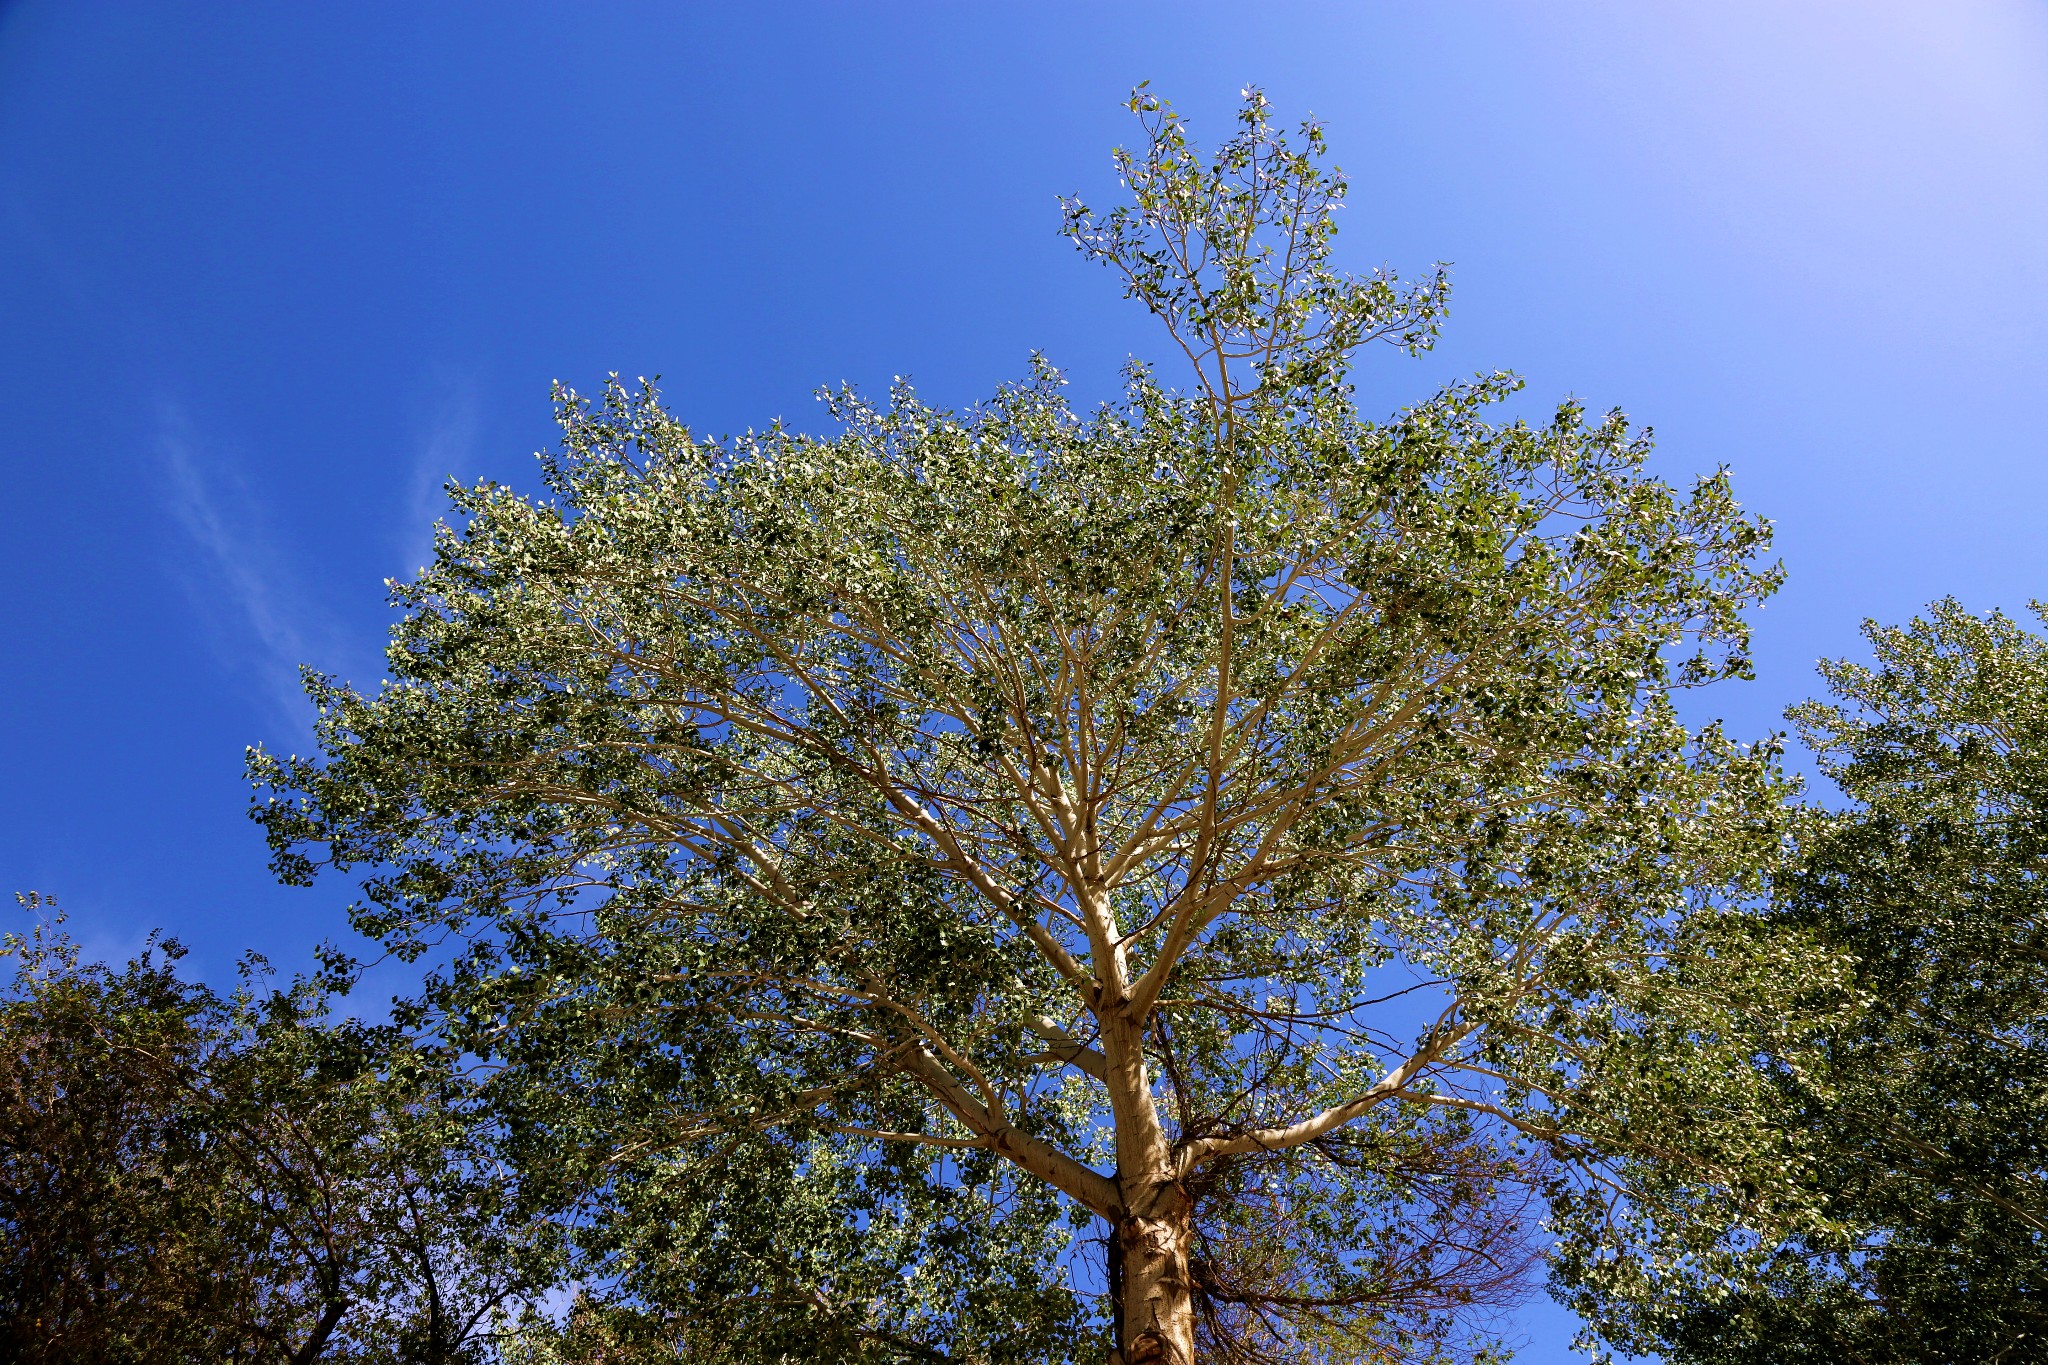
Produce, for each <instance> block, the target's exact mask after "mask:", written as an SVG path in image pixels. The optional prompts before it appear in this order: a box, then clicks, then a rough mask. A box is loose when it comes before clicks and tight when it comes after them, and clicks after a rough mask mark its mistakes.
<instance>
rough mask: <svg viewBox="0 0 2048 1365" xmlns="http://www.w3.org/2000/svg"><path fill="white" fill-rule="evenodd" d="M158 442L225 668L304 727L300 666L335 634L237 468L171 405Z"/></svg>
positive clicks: (195, 590) (289, 722) (295, 726)
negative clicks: (299, 584)
mask: <svg viewBox="0 0 2048 1365" xmlns="http://www.w3.org/2000/svg"><path fill="white" fill-rule="evenodd" d="M157 446H158V451H159V454H160V455H161V457H162V464H163V473H164V478H165V483H166V486H167V494H168V496H167V498H166V503H167V506H168V508H169V510H170V512H171V514H172V515H173V516H174V517H175V518H176V519H177V522H178V525H179V526H180V527H181V528H182V529H183V530H184V532H185V536H186V539H187V541H188V542H189V543H190V545H191V546H192V548H193V549H194V550H196V551H197V554H196V555H195V556H194V557H193V558H192V559H191V560H190V561H188V562H187V563H186V564H185V565H183V566H182V567H183V568H184V570H185V578H186V586H187V587H188V589H189V590H190V591H191V593H192V596H193V598H194V600H195V602H196V603H197V604H198V606H199V608H200V611H201V615H202V616H203V617H204V618H205V620H206V624H207V626H208V627H209V628H210V630H211V631H212V633H213V635H214V644H215V648H216V652H217V653H218V654H219V656H220V662H221V664H222V666H223V668H225V669H226V671H227V672H229V673H230V674H231V675H234V676H235V677H237V678H238V679H240V680H241V681H243V682H244V683H245V684H247V685H248V686H249V687H250V688H251V690H252V692H253V693H254V697H255V700H256V701H258V702H259V703H260V704H261V705H263V707H264V708H265V710H266V711H268V712H269V713H270V715H269V717H268V719H270V720H271V721H272V722H273V723H282V724H283V725H284V726H286V727H287V728H288V729H289V730H292V731H299V732H302V731H303V730H304V729H305V726H306V724H307V722H308V720H309V718H310V717H309V712H308V707H307V704H306V698H305V694H304V692H303V691H302V690H301V688H300V685H299V668H300V667H301V665H304V664H308V663H314V662H316V661H318V660H319V659H321V658H323V657H328V658H331V657H332V656H333V650H332V648H331V646H332V645H333V643H334V636H335V634H336V632H335V631H334V630H333V629H332V628H331V627H329V626H326V625H325V624H324V623H323V622H322V621H321V620H320V618H319V616H318V615H317V613H316V612H314V610H313V609H312V608H311V607H309V605H308V604H307V603H306V601H305V600H304V596H303V594H302V593H300V592H299V591H298V590H297V588H296V586H295V580H294V577H293V575H292V574H291V573H290V572H289V569H288V567H287V564H286V562H285V560H284V559H283V557H282V556H281V555H279V554H278V553H277V552H276V550H275V549H274V548H273V546H272V543H271V539H270V537H269V535H268V533H267V531H266V529H265V521H266V518H265V517H264V516H263V514H262V509H261V507H260V505H259V504H258V502H257V500H256V498H255V497H254V496H253V495H252V494H251V493H250V491H249V488H248V485H247V483H246V481H245V480H244V479H243V478H242V476H241V474H240V472H239V471H238V470H236V469H235V467H234V466H233V464H232V463H231V462H229V461H228V460H226V459H224V458H222V457H221V455H220V453H219V452H218V451H217V450H215V449H212V448H209V447H208V446H207V445H206V444H205V443H204V442H202V441H201V440H200V439H199V438H198V436H197V435H196V434H195V432H194V431H193V428H192V425H191V423H190V422H189V421H188V420H187V418H186V417H185V415H184V413H183V412H182V411H181V410H180V409H178V408H177V407H176V406H174V405H171V404H165V405H163V407H162V408H161V410H160V412H159V416H158V422H157ZM323 646H325V647H323Z"/></svg>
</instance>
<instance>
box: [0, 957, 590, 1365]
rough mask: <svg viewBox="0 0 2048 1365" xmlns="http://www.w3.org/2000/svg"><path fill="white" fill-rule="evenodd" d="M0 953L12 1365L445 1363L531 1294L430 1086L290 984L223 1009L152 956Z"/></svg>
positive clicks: (531, 1278) (382, 1037) (487, 1156)
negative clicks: (109, 961)
mask: <svg viewBox="0 0 2048 1365" xmlns="http://www.w3.org/2000/svg"><path fill="white" fill-rule="evenodd" d="M0 955H5V956H11V957H13V958H14V959H15V964H16V975H15V979H14V982H13V983H12V989H11V990H10V991H9V992H8V994H7V996H6V997H5V999H4V1002H0V1263H4V1265H5V1273H4V1276H0V1284H4V1288H0V1335H4V1336H5V1337H6V1339H7V1340H9V1341H11V1342H12V1343H13V1344H14V1348H15V1354H14V1356H13V1357H12V1358H14V1359H19V1360H23V1361H27V1362H36V1363H37V1365H57V1363H58V1362H66V1363H69V1362H77V1363H78V1365H85V1363H86V1362H91V1363H92V1365H118V1363H119V1362H137V1363H138V1365H140V1363H141V1362H148V1365H164V1363H165V1362H182V1361H190V1362H195V1363H196V1362H201V1361H204V1362H208V1365H212V1362H221V1361H228V1362H250V1365H258V1363H264V1365H268V1363H271V1362H275V1363H276V1365H286V1363H289V1365H307V1363H308V1362H312V1361H316V1360H319V1361H358V1362H373V1361H388V1362H394V1365H395V1362H399V1361H404V1362H407V1365H460V1363H461V1362H468V1361H475V1360H479V1359H481V1358H482V1355H483V1354H484V1353H485V1351H486V1350H487V1348H488V1346H489V1345H490V1340H489V1338H490V1337H491V1335H492V1334H493V1333H495V1332H497V1331H499V1330H500V1328H501V1326H502V1323H501V1319H503V1318H504V1317H505V1316H506V1315H507V1314H508V1313H509V1312H511V1311H512V1310H514V1309H516V1308H517V1306H518V1304H519V1303H520V1302H521V1301H522V1299H524V1298H526V1297H529V1296H531V1295H534V1294H537V1293H539V1292H541V1291H542V1290H544V1289H545V1288H546V1286H547V1284H548V1283H549V1282H550V1279H549V1276H550V1272H551V1271H552V1268H553V1266H554V1265H555V1264H556V1262H555V1261H554V1259H553V1258H552V1257H551V1255H550V1247H549V1230H548V1229H546V1228H545V1227H544V1226H543V1227H541V1228H538V1229H533V1230H528V1229H526V1228H524V1227H522V1226H519V1225H517V1224H512V1223H508V1222H507V1221H506V1220H505V1219H504V1217H503V1214H504V1211H505V1204H506V1200H507V1196H508V1193H509V1191H508V1188H507V1187H506V1186H505V1185H504V1184H503V1182H502V1181H501V1180H500V1179H499V1178H498V1175H497V1172H496V1171H495V1162H494V1159H493V1157H492V1154H491V1152H490V1150H489V1144H488V1141H487V1138H488V1134H487V1132H485V1131H484V1130H481V1129H479V1128H477V1127H476V1126H475V1125H474V1123H473V1122H471V1121H470V1119H469V1118H468V1116H467V1115H466V1114H465V1113H464V1112H463V1110H462V1108H461V1107H460V1105H459V1104H457V1103H455V1100H456V1099H457V1097H458V1095H459V1087H457V1086H456V1084H455V1081H454V1078H453V1075H452V1073H451V1072H449V1070H448V1068H447V1066H446V1065H445V1062H443V1061H437V1060H436V1059H435V1058H434V1057H432V1056H431V1055H428V1054H424V1053H421V1052H418V1051H415V1050H413V1049H410V1048H408V1047H406V1046H405V1045H404V1044H403V1042H402V1040H400V1039H399V1038H398V1037H397V1036H396V1035H395V1033H393V1031H391V1030H388V1029H368V1028H364V1027H362V1026H359V1025H352V1024H337V1023H327V1022H322V1021H321V1018H320V1016H321V1015H322V1014H323V1013H324V1011H325V1007H326V1005H327V1003H328V1002H327V1000H326V999H325V997H324V996H323V995H322V994H321V993H320V992H319V991H317V990H316V989H314V988H312V987H310V986H308V985H306V984H305V983H300V984H299V985H298V986H297V987H296V988H294V989H293V990H291V991H286V992H269V993H263V992H259V991H256V990H254V989H253V988H251V989H245V990H243V991H242V992H239V993H238V994H236V995H234V996H232V997H229V998H225V999H224V998H222V997H220V996H217V995H215V994H214V993H212V992H211V991H209V990H207V989H206V988H204V987H203V986H198V985H195V984H193V983H190V982H187V981H184V980H181V979H180V978H179V976H178V975H177V972H176V970H175V965H174V964H175V963H176V961H177V959H178V957H179V956H180V950H179V949H178V947H177V945H176V944H175V943H170V942H165V943H163V944H161V945H156V946H153V947H152V948H150V949H148V950H146V951H145V952H144V953H143V954H142V955H141V956H139V957H137V958H136V959H135V960H133V961H131V962H130V963H128V964H127V965H126V966H125V967H124V968H122V969H121V970H118V971H116V970H112V969H110V968H107V967H105V966H101V965H98V964H90V963H81V962H80V960H79V957H78V952H77V949H76V948H75V946H73V945H72V944H71V943H70V942H69V941H68V940H67V939H65V938H64V937H63V936H62V934H61V932H56V931H54V930H52V929H51V928H49V927H48V926H39V927H38V928H37V929H36V930H35V931H33V932H31V933H29V934H27V935H8V936H7V938H6V940H5V942H4V944H0ZM252 987H253V980H252Z"/></svg>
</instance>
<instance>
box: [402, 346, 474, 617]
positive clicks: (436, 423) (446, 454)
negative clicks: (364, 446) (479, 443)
mask: <svg viewBox="0 0 2048 1365" xmlns="http://www.w3.org/2000/svg"><path fill="white" fill-rule="evenodd" d="M477 407H478V402H477V385H476V381H475V379H474V377H472V376H461V377H458V378H454V379H450V380H448V381H447V382H445V383H444V384H443V386H442V393H441V398H440V402H439V403H438V404H437V405H436V407H435V409H434V414H433V417H432V419H431V420H430V421H429V422H428V423H427V428H426V433H425V435H424V436H423V437H422V438H421V440H420V443H419V446H418V448H417V449H416V450H415V451H414V453H413V461H412V478H411V480H410V482H409V483H408V485H407V488H406V498H405V509H404V513H403V517H404V521H403V524H402V525H401V527H400V529H399V545H398V550H399V555H400V564H399V569H400V572H401V573H402V575H403V576H405V577H407V578H410V577H412V575H414V574H416V573H418V572H419V571H420V570H421V569H422V568H424V567H425V566H426V564H427V562H428V561H429V560H431V559H432V558H433V557H434V524H435V522H436V521H437V520H438V519H440V517H441V514H442V511H443V509H444V508H445V506H446V502H445V500H444V498H443V495H442V491H441V490H442V489H443V488H445V487H446V486H447V483H448V480H450V479H452V478H460V477H463V476H464V475H465V473H466V471H467V468H468V466H469V465H470V464H471V463H472V461H473V459H474V457H475V452H476V437H477Z"/></svg>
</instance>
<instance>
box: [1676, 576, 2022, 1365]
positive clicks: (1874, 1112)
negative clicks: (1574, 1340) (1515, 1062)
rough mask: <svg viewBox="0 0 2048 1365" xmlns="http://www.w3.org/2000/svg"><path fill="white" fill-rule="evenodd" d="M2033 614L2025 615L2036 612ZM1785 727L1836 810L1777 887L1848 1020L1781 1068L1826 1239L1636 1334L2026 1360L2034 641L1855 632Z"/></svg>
mask: <svg viewBox="0 0 2048 1365" xmlns="http://www.w3.org/2000/svg"><path fill="white" fill-rule="evenodd" d="M2037 610H2038V608H2037ZM1865 633H1866V634H1867V635H1868V637H1869V639H1870V642H1871V645H1872V648H1873V652H1874V654H1875V660H1874V663H1873V664H1872V665H1864V664H1858V663H1853V662H1849V661H1846V660H1841V661H1834V662H1830V663H1825V664H1823V665H1822V673H1823V675H1824V676H1825V678H1826V679H1827V681H1828V684H1829V686H1830V688H1831V690H1832V692H1833V699H1832V700H1829V701H1814V702H1808V703H1806V704H1805V705H1803V706H1799V707H1796V708H1794V709H1793V711H1792V716H1793V718H1794V719H1795V720H1796V721H1797V722H1798V724H1799V728H1800V730H1801V732H1802V734H1803V736H1804V737H1805V739H1806V742H1807V744H1808V746H1809V747H1810V748H1811V749H1812V750H1813V751H1814V753H1815V754H1816V755H1818V757H1819V758H1820V761H1821V766H1822V769H1823V771H1824V772H1825V773H1826V775H1827V776H1828V777H1830V778H1831V779H1833V781H1834V782H1835V783H1836V784H1837V785H1838V786H1839V787H1840V789H1841V792H1842V794H1843V795H1844V796H1846V797H1847V798H1848V800H1847V803H1846V805H1845V806H1844V807H1843V808H1842V809H1840V810H1830V811H1815V812H1813V813H1812V815H1811V819H1810V822H1809V824H1808V825H1807V828H1806V829H1805V831H1804V832H1803V835H1802V838H1801V840H1800V846H1799V849H1798V856H1797V857H1796V858H1795V859H1794V860H1793V862H1792V863H1791V866H1790V868H1789V869H1788V872H1787V874H1786V876H1785V877H1784V878H1783V879H1782V884H1781V886H1780V888H1779V890H1778V894H1777V897H1776V899H1777V902H1778V914H1779V915H1780V916H1781V917H1782V919H1783V921H1784V923H1785V924H1786V925H1787V926H1788V928H1790V929H1793V930H1796V931H1798V932H1801V933H1806V934H1815V935H1818V936H1820V937H1821V938H1822V939H1823V940H1824V941H1826V942H1828V943H1829V944H1832V945H1834V946H1836V947H1838V948H1839V949H1840V950H1841V951H1843V952H1844V953H1845V954H1847V955H1848V956H1849V957H1850V958H1851V959H1852V960H1853V961H1854V962H1855V963H1856V979H1855V985H1856V988H1857V990H1858V992H1859V994H1860V995H1861V997H1862V1000H1863V1003H1864V1008H1863V1009H1862V1010H1861V1011H1859V1012H1858V1013H1857V1014H1855V1015H1854V1016H1852V1017H1851V1018H1850V1019H1848V1020H1845V1021H1844V1024H1843V1026H1842V1027H1840V1028H1839V1029H1837V1030H1836V1031H1834V1032H1833V1033H1832V1034H1831V1036H1830V1038H1829V1043H1828V1048H1827V1050H1826V1052H1825V1054H1824V1055H1823V1057H1822V1058H1820V1059H1818V1060H1820V1061H1821V1062H1822V1064H1821V1065H1819V1066H1816V1067H1813V1068H1812V1069H1810V1070H1804V1071H1797V1070H1793V1069H1790V1068H1787V1069H1784V1070H1783V1071H1781V1072H1780V1074H1781V1076H1782V1078H1783V1080H1784V1082H1785V1086H1786V1096H1785V1107H1786V1110H1787V1112H1788V1113H1789V1114H1792V1115H1796V1120H1795V1121H1797V1122H1800V1123H1803V1124H1805V1125H1807V1126H1809V1127H1810V1129H1811V1130H1812V1132H1813V1133H1814V1134H1815V1135H1816V1139H1817V1141H1818V1143H1819V1148H1818V1150H1819V1153H1820V1155H1821V1160H1819V1161H1817V1162H1816V1163H1815V1164H1814V1166H1813V1167H1812V1168H1811V1173H1810V1177H1809V1178H1810V1179H1811V1180H1812V1181H1813V1183H1814V1185H1815V1187H1816V1193H1817V1194H1819V1195H1821V1196H1822V1197H1824V1198H1825V1199H1826V1200H1827V1203H1828V1208H1829V1212H1830V1214H1831V1216H1832V1218H1833V1219H1834V1220H1836V1223H1835V1226H1834V1228H1833V1235H1831V1236H1829V1235H1818V1236H1816V1235H1809V1236H1805V1237H1800V1238H1796V1239H1793V1240H1791V1241H1788V1242H1786V1243H1785V1244H1783V1245H1781V1246H1779V1247H1777V1248H1775V1252H1774V1255H1773V1256H1772V1258H1771V1260H1770V1261H1769V1263H1768V1265H1767V1266H1766V1267H1765V1271H1764V1273H1763V1274H1762V1275H1761V1276H1760V1277H1759V1278H1758V1279H1757V1281H1755V1282H1754V1283H1751V1284H1748V1285H1745V1286H1743V1287H1742V1288H1741V1290H1740V1291H1739V1292H1737V1293H1734V1294H1732V1295H1728V1296H1725V1297H1723V1296H1721V1295H1709V1294H1700V1293H1697V1292H1694V1293H1688V1294H1686V1295H1684V1296H1682V1298H1680V1300H1679V1303H1678V1304H1677V1305H1667V1308H1671V1307H1677V1308H1678V1309H1679V1311H1676V1312H1670V1313H1668V1314H1667V1315H1666V1316H1665V1317H1664V1318H1663V1320H1662V1321H1660V1322H1658V1323H1656V1324H1655V1325H1654V1326H1653V1327H1652V1328H1651V1330H1650V1331H1648V1332H1647V1333H1645V1334H1644V1335H1643V1336H1642V1337H1640V1338H1638V1340H1639V1341H1641V1342H1642V1343H1644V1344H1646V1345H1653V1346H1655V1347H1656V1348H1658V1349H1661V1350H1663V1351H1664V1352H1666V1358H1667V1359H1670V1360H1674V1361H1678V1362H1695V1361H1697V1362H1700V1365H1705V1363H1706V1362H1709V1361H1711V1362H1714V1363H1715V1365H1741V1363H1742V1362H1751V1361H1754V1362H1757V1365H1763V1363H1764V1362H1770V1363H1771V1365H1781V1363H1791V1365H1796V1363H1797V1362H1805V1361H1813V1362H1816V1363H1818V1362H1823V1361H1826V1362H1833V1361H1852V1362H1858V1363H1859V1365H1862V1363H1863V1362H1869V1363H1870V1365H1879V1363H1880V1362H1882V1363H1883V1365H1894V1363H1895V1362H1896V1363H1899V1365H1903V1363H1904V1362H1910V1361H1921V1360H1933V1359H1945V1360H1983V1361H2001V1360H2002V1361H2018V1360H2023V1359H2036V1358H2039V1357H2040V1356H2041V1354H2042V1351H2043V1345H2042V1343H2043V1342H2044V1340H2048V902H2044V899H2043V895H2042V878H2043V873H2044V871H2048V640H2044V639H2043V638H2042V637H2041V636H2040V635H2038V634H2033V633H2030V632H2028V631H2027V630H2026V629H2024V628H2023V627H2022V626H2020V625H2019V624H2018V623H2017V622H2015V621H2013V620H2011V619H2010V618H2008V617H2005V616H2003V615H2000V614H1998V613H1992V614H1991V615H1988V616H1983V617H1978V616H1973V615H1971V614H1970V613H1969V612H1967V611H1965V610H1964V609H1963V608H1962V607H1961V606H1960V605H1959V604H1958V603H1956V602H1954V601H1943V602H1937V603H1936V604H1934V606H1933V607H1932V609H1931V610H1930V611H1929V612H1928V614H1927V615H1926V616H1925V617H1922V618H1920V619H1917V620H1914V621H1911V622H1909V623H1907V624H1906V625H1904V626H1878V625H1876V624H1875V623H1872V624H1870V625H1867V626H1866V628H1865Z"/></svg>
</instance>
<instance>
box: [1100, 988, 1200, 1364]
mask: <svg viewBox="0 0 2048 1365" xmlns="http://www.w3.org/2000/svg"><path fill="white" fill-rule="evenodd" d="M1117 966H1118V968H1119V971H1120V969H1121V967H1122V963H1121V962H1118V963H1117ZM1122 1003H1123V1002H1122V1001H1121V1000H1118V1001H1116V1002H1115V1004H1113V1005H1112V1006H1110V1007H1109V1008H1106V1009H1104V1010H1102V1012H1101V1014H1100V1015H1099V1016H1098V1018H1099V1019H1100V1021H1101V1036H1102V1048H1103V1053H1104V1056H1105V1063H1106V1065H1105V1072H1104V1079H1105V1080H1106V1081H1107V1083H1108V1089H1109V1103H1110V1108H1111V1110H1112V1111H1113V1112H1114V1115H1115V1119H1116V1148H1117V1162H1116V1164H1117V1187H1118V1193H1119V1196H1120V1198H1121V1201H1122V1209H1121V1216H1120V1217H1119V1218H1118V1220H1117V1224H1116V1239H1115V1245H1114V1246H1113V1247H1112V1248H1111V1249H1110V1254H1111V1256H1112V1258H1113V1262H1112V1265H1111V1271H1112V1274H1113V1277H1114V1281H1113V1288H1114V1290H1115V1291H1116V1292H1117V1309H1118V1313H1119V1316H1120V1324H1119V1325H1120V1328H1121V1331H1120V1333H1119V1339H1118V1341H1117V1346H1118V1351H1117V1353H1116V1355H1114V1356H1113V1357H1111V1365H1195V1301H1194V1292H1193V1291H1194V1283H1193V1280H1192V1279H1191V1277H1190V1276H1189V1273H1188V1240H1189V1237H1188V1228H1189V1215H1190V1213H1191V1212H1192V1210H1191V1208H1190V1205H1189V1202H1188V1195H1187V1189H1186V1187H1185V1186H1184V1185H1182V1184H1181V1181H1180V1172H1179V1170H1178V1169H1177V1164H1176V1161H1175V1157H1174V1152H1173V1145H1172V1143H1170V1142H1169V1141H1168V1140H1167V1137H1166V1130H1165V1128H1164V1127H1163V1126H1162V1125H1161V1124H1160V1122H1159V1110H1158V1108H1157V1107H1156V1105H1155V1104H1154V1102H1153V1098H1152V1086H1151V1083H1150V1081H1149V1079H1148V1077H1147V1076H1146V1068H1145V1053H1144V1049H1143V1047H1142V1046H1141V1043H1142V1037H1141V1034H1140V1028H1139V1026H1138V1025H1136V1024H1134V1023H1132V1022H1131V1021H1130V1019H1129V1018H1127V1017H1126V1016H1125V1015H1124V1014H1123V1012H1122V1010H1121V1009H1120V1008H1119V1006H1121V1005H1122Z"/></svg>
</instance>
